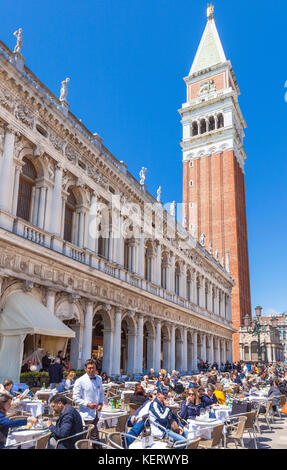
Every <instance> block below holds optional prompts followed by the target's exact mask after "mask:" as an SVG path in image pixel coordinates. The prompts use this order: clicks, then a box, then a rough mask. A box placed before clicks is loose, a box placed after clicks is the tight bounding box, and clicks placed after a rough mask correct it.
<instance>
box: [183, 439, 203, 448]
mask: <svg viewBox="0 0 287 470" xmlns="http://www.w3.org/2000/svg"><path fill="white" fill-rule="evenodd" d="M201 440H202V439H201V437H198V438H197V439H193V440H192V441H188V444H187V447H186V448H187V449H197V448H198V446H199V443H200V441H201Z"/></svg>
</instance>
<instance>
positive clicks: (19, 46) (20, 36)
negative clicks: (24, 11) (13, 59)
mask: <svg viewBox="0 0 287 470" xmlns="http://www.w3.org/2000/svg"><path fill="white" fill-rule="evenodd" d="M13 36H15V37H16V38H17V43H16V46H15V48H14V54H20V53H21V49H22V46H23V29H22V28H19V29H17V31H15V33H13Z"/></svg>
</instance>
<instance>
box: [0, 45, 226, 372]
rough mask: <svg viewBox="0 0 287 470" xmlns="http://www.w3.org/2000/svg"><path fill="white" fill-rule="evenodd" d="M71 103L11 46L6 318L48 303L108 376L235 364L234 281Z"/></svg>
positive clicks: (3, 67)
mask: <svg viewBox="0 0 287 470" xmlns="http://www.w3.org/2000/svg"><path fill="white" fill-rule="evenodd" d="M64 83H65V84H66V85H67V81H65V82H64ZM62 86H63V82H62ZM64 91H65V90H64ZM66 96H67V93H66V92H63V93H62V92H61V97H62V98H61V97H60V98H61V99H58V98H57V97H56V96H55V95H54V94H53V93H52V92H51V91H50V90H49V89H48V88H47V87H46V86H45V85H44V84H43V83H41V82H40V80H39V79H38V78H37V77H36V76H35V75H34V74H33V73H32V72H31V71H30V70H29V69H28V67H26V66H25V65H24V59H23V57H22V55H21V53H20V52H19V51H18V52H14V53H13V52H12V51H11V50H10V49H9V48H8V47H7V46H6V45H5V44H3V43H2V42H0V294H1V297H0V311H3V309H5V304H6V302H7V299H8V298H9V296H11V295H13V293H15V292H25V293H26V295H29V296H33V297H35V298H37V299H38V300H39V302H41V303H42V304H43V305H45V306H46V307H47V308H48V310H49V311H50V312H51V313H52V314H53V315H56V316H57V317H58V318H59V319H60V320H61V321H62V322H64V323H65V324H66V325H68V326H69V327H70V328H71V329H72V330H73V331H74V332H75V338H74V339H70V340H69V342H68V345H67V347H68V350H69V353H70V357H71V361H72V363H73V366H74V367H75V368H81V367H83V364H84V362H85V360H86V359H87V358H89V357H90V356H91V354H92V352H94V353H100V355H101V354H103V370H105V371H106V372H107V373H108V374H111V373H113V374H119V373H120V372H127V373H134V372H141V371H142V369H143V368H150V367H153V368H155V370H156V371H158V370H159V369H160V367H164V368H166V369H167V370H171V369H174V368H176V369H179V370H182V371H191V370H194V369H195V368H196V361H197V358H202V359H203V360H206V359H208V360H209V362H213V360H217V362H221V361H223V362H224V361H226V359H228V360H229V361H232V334H233V333H234V329H233V327H232V315H231V291H232V287H233V281H232V278H231V276H230V274H229V273H228V272H227V271H226V270H225V269H224V268H223V267H222V266H221V265H220V263H219V262H218V261H217V260H215V259H214V257H213V256H212V255H211V254H210V253H209V252H208V251H207V250H206V249H205V248H204V247H203V246H201V245H200V244H199V243H198V242H196V241H195V240H194V238H193V237H192V236H190V235H189V234H188V233H187V231H186V230H185V229H184V228H183V227H182V226H181V225H180V224H178V222H177V221H176V219H175V217H174V216H173V215H172V214H170V213H169V212H167V210H166V209H165V208H164V207H163V205H162V204H161V202H160V201H159V200H156V199H155V198H154V197H153V196H152V195H151V194H150V193H149V192H148V191H147V189H146V187H145V184H144V181H141V182H140V183H139V182H138V181H137V180H136V179H135V178H134V177H133V176H132V175H131V174H130V173H129V172H128V169H127V166H126V165H125V164H124V162H122V161H118V160H117V159H116V158H115V157H114V156H113V155H112V154H111V153H110V152H109V150H108V149H107V148H106V147H105V146H104V144H103V141H102V139H101V138H100V137H99V136H98V135H97V134H92V133H91V132H90V131H89V130H88V129H87V128H86V127H85V126H84V125H83V124H82V122H81V121H80V120H78V119H77V118H76V117H75V116H74V115H73V114H72V113H71V112H70V110H69V105H68V102H67V99H66ZM19 308H21V307H20V306H19ZM1 341H3V334H2V335H1V332H0V353H1ZM23 341H24V343H25V341H27V338H25V337H24V338H23ZM43 344H44V341H43V343H41V337H40V338H37V345H36V346H37V347H41V346H42V347H43ZM50 352H51V353H55V352H56V351H50ZM24 354H25V344H24Z"/></svg>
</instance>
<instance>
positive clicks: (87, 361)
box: [85, 359, 97, 368]
mask: <svg viewBox="0 0 287 470" xmlns="http://www.w3.org/2000/svg"><path fill="white" fill-rule="evenodd" d="M90 364H93V365H95V366H96V367H97V363H96V361H95V360H94V359H87V360H86V362H85V368H86V367H87V366H89V365H90Z"/></svg>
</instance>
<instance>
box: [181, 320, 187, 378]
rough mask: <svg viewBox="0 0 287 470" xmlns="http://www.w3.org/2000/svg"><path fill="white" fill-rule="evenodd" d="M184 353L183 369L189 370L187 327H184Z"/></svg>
mask: <svg viewBox="0 0 287 470" xmlns="http://www.w3.org/2000/svg"><path fill="white" fill-rule="evenodd" d="M182 349H183V351H182V352H183V354H182V370H183V371H184V372H187V370H188V367H187V329H186V328H184V329H183V348H182Z"/></svg>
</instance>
